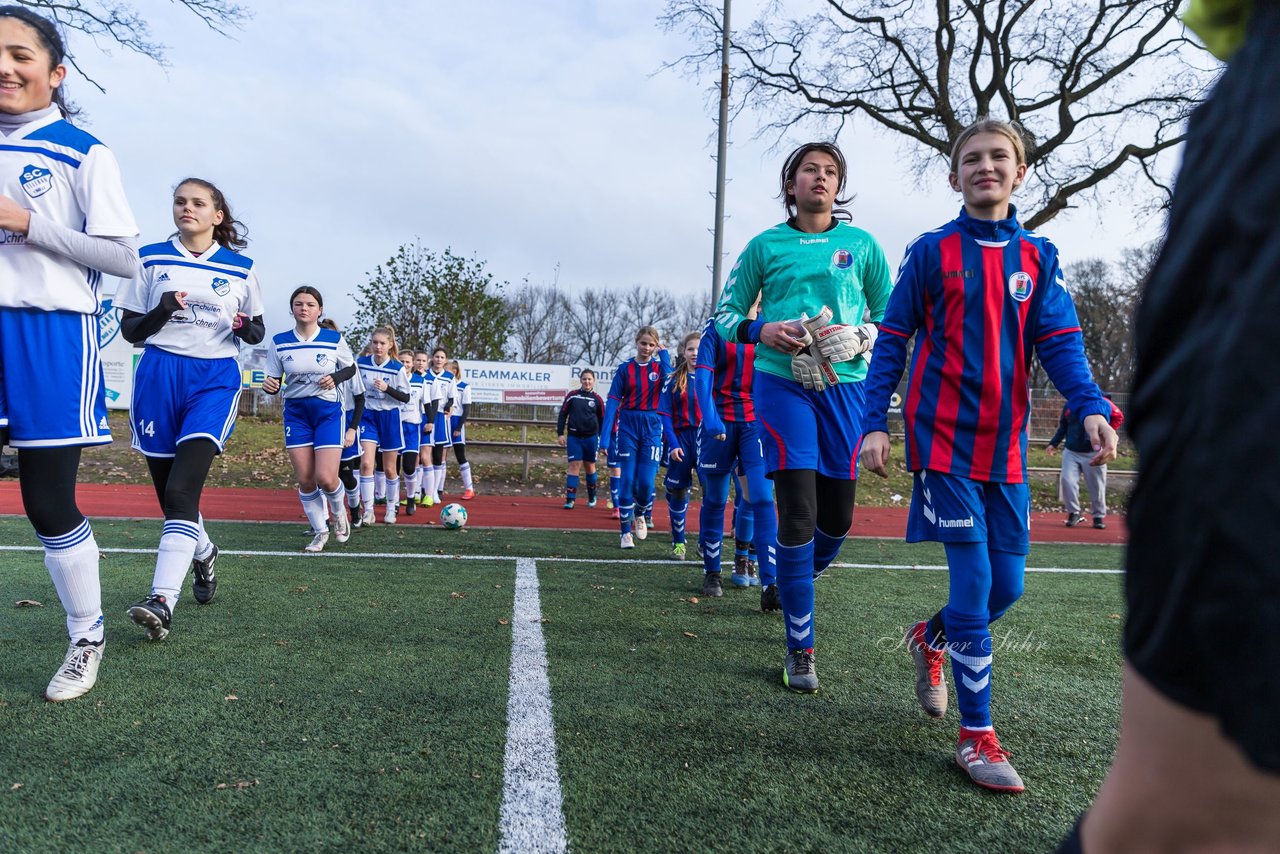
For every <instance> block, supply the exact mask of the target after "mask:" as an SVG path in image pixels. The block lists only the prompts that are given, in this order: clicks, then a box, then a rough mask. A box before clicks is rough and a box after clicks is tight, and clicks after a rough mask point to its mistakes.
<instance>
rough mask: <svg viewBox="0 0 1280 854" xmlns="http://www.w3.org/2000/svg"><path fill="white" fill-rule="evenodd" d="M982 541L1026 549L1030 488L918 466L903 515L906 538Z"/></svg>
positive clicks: (1028, 545) (1007, 549)
mask: <svg viewBox="0 0 1280 854" xmlns="http://www.w3.org/2000/svg"><path fill="white" fill-rule="evenodd" d="M925 541H930V542H936V543H986V544H987V545H988V546H989V547H990V548H992V549H994V550H995V551H1000V552H1009V553H1010V554H1019V555H1024V554H1027V553H1028V552H1030V551H1031V489H1030V487H1028V486H1027V484H1025V483H992V482H990V481H983V480H970V479H969V478H967V477H956V476H955V475H951V474H944V473H942V472H937V471H918V472H916V473H915V485H914V487H913V488H912V490H911V511H910V512H909V514H908V515H907V542H908V543H920V542H925Z"/></svg>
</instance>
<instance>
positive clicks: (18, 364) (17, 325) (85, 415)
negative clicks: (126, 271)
mask: <svg viewBox="0 0 1280 854" xmlns="http://www.w3.org/2000/svg"><path fill="white" fill-rule="evenodd" d="M50 346H55V347H56V348H57V350H56V358H51V357H50V355H49V349H48V348H49V347H50ZM236 376H237V379H238V378H239V374H238V373H237V375H236ZM238 387H239V385H238V384H237V388H238ZM6 426H7V427H8V428H9V444H10V445H13V447H15V448H53V447H62V446H69V445H103V444H106V443H107V442H110V441H111V428H110V427H108V426H107V400H106V392H105V389H104V386H103V382H102V356H101V355H100V353H99V350H98V318H97V317H94V316H93V315H89V314H80V313H79V312H74V311H41V310H39V309H29V308H0V427H6Z"/></svg>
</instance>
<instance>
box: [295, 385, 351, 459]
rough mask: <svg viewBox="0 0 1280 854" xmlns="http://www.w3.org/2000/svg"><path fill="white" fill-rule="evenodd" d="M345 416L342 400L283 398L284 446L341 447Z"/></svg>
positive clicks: (344, 430) (317, 448) (318, 448)
mask: <svg viewBox="0 0 1280 854" xmlns="http://www.w3.org/2000/svg"><path fill="white" fill-rule="evenodd" d="M344 432H346V420H345V419H344V417H343V412H342V404H340V403H338V401H336V400H325V399H324V398H320V397H295V398H292V399H290V398H285V401H284V446H285V447H286V448H305V447H308V446H310V447H313V448H315V449H316V450H320V449H321V448H341V447H342V438H343V433H344Z"/></svg>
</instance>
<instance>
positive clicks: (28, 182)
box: [18, 163, 53, 199]
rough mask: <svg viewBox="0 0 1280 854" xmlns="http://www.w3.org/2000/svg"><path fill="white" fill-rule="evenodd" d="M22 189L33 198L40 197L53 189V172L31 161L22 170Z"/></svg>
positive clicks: (20, 179)
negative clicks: (33, 164)
mask: <svg viewBox="0 0 1280 854" xmlns="http://www.w3.org/2000/svg"><path fill="white" fill-rule="evenodd" d="M18 180H19V181H20V182H21V183H22V191H23V192H24V193H26V194H27V195H28V196H30V197H31V198H33V199H38V198H40V197H41V196H43V195H44V194H45V193H47V192H49V191H50V190H52V189H53V173H52V172H50V171H49V170H48V169H44V168H41V167H39V166H32V165H31V164H30V163H28V164H27V165H26V167H25V168H24V169H23V170H22V177H21V178H19V179H18Z"/></svg>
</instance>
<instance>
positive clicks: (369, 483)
mask: <svg viewBox="0 0 1280 854" xmlns="http://www.w3.org/2000/svg"><path fill="white" fill-rule="evenodd" d="M360 503H361V504H363V505H364V510H365V512H366V513H369V512H371V511H372V510H373V475H369V476H368V477H365V476H364V475H360Z"/></svg>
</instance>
